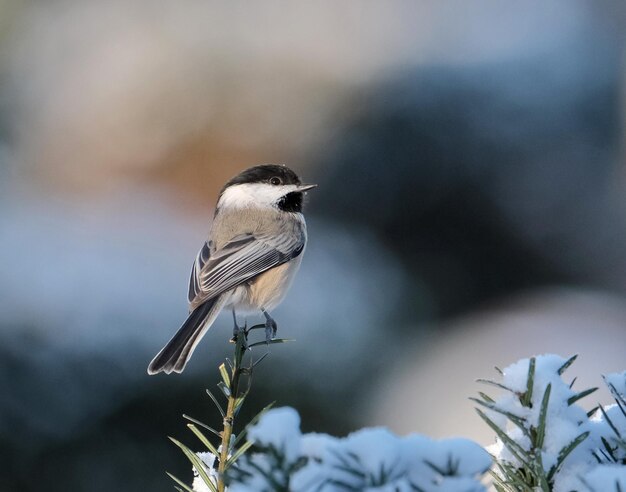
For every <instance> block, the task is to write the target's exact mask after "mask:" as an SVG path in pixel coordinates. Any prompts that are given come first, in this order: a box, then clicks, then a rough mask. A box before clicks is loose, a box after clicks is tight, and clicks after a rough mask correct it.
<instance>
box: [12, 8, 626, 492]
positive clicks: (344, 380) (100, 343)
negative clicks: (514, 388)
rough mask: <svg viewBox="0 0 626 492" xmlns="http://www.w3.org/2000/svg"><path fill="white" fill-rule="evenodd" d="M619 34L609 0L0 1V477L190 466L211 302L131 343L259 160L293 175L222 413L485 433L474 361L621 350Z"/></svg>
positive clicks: (178, 292) (174, 298)
mask: <svg viewBox="0 0 626 492" xmlns="http://www.w3.org/2000/svg"><path fill="white" fill-rule="evenodd" d="M625 37H626V4H624V3H623V2H620V1H594V2H591V1H587V2H585V1H580V0H555V1H553V2H548V3H546V2H542V1H539V0H531V1H528V0H526V1H524V2H506V3H500V2H488V1H477V2H471V4H470V3H468V2H463V1H441V2H412V1H406V2H401V1H387V2H375V1H361V2H332V1H324V2H315V3H304V2H299V3H293V2H287V1H270V2H263V3H241V2H206V1H182V2H152V1H149V0H140V1H133V2H127V1H122V0H113V1H109V2H96V1H93V2H88V1H86V2H85V1H83V2H77V1H63V0H50V1H45V2H44V1H34V0H33V1H19V0H1V1H0V257H1V261H0V458H1V462H2V464H3V466H2V467H0V490H1V491H11V492H13V491H20V492H28V491H36V490H47V491H52V492H54V491H68V490H71V491H111V490H116V491H131V490H133V491H137V490H150V491H168V490H172V483H171V481H170V480H169V478H168V477H167V476H166V475H165V470H168V471H170V472H173V473H174V474H176V475H178V476H180V477H181V478H183V479H185V480H190V478H191V471H190V469H189V466H188V464H187V462H186V459H185V458H184V456H183V455H182V453H180V452H179V450H178V449H177V448H175V446H174V445H172V444H171V443H170V442H169V441H168V440H167V437H166V436H168V435H171V436H175V437H176V438H178V439H181V440H183V441H184V442H186V443H187V444H195V443H194V438H193V436H192V435H191V433H190V432H188V430H187V429H186V427H185V421H184V420H183V419H182V417H181V414H182V413H187V414H190V415H192V416H194V417H196V418H198V419H200V420H202V421H205V422H207V423H210V424H212V425H218V422H219V418H218V415H217V414H216V412H214V409H213V406H212V404H211V402H210V400H209V399H208V397H207V396H206V395H205V393H204V388H213V387H214V385H215V384H216V383H217V371H216V370H215V368H216V366H217V364H218V363H219V362H220V360H221V359H222V358H223V357H224V356H226V355H228V354H230V351H231V349H232V347H231V346H230V345H229V344H228V338H229V337H230V334H231V322H230V319H229V317H228V316H224V317H222V318H220V319H219V320H218V322H217V323H216V325H215V326H214V327H213V328H212V329H211V330H210V332H209V333H208V335H207V336H206V337H205V339H204V340H203V342H202V344H201V345H200V346H199V348H198V350H197V351H196V353H195V355H194V357H193V359H192V360H191V362H190V364H189V366H188V368H187V370H186V371H185V373H184V374H182V375H172V376H163V375H159V376H156V377H148V376H147V374H146V367H147V364H148V362H149V360H150V359H151V358H152V356H153V355H154V354H155V353H156V352H157V351H158V350H159V349H160V348H161V347H162V346H163V344H164V343H165V342H166V341H167V340H168V339H169V337H170V336H171V335H172V334H173V333H174V332H175V330H176V329H177V328H178V326H179V324H180V323H181V322H182V321H183V320H184V319H185V317H186V313H187V304H186V286H187V280H188V274H189V270H190V267H191V263H192V260H193V259H194V257H195V254H196V252H197V250H198V249H199V247H200V246H201V244H202V242H203V241H204V239H205V236H206V233H207V230H208V227H209V223H210V218H211V216H212V207H213V205H214V203H215V200H216V194H217V193H218V192H219V189H220V188H221V186H222V185H223V183H224V182H225V181H226V179H228V178H229V177H231V176H232V175H234V174H236V173H238V172H239V171H240V170H242V169H244V168H246V167H249V166H251V165H254V164H258V163H268V162H270V163H285V164H288V165H289V166H291V167H293V168H294V169H295V170H296V171H297V172H298V173H299V174H301V175H302V176H303V178H304V179H305V180H306V181H312V182H318V183H319V185H320V186H319V188H318V189H316V190H315V191H313V192H311V193H310V194H309V195H310V196H309V203H308V212H307V220H308V224H309V245H308V249H307V252H306V255H305V258H304V261H303V264H302V269H301V271H300V274H299V276H298V278H297V280H296V282H295V284H294V286H293V288H292V290H291V292H290V294H289V296H288V298H287V301H286V302H285V303H284V304H283V305H282V306H281V307H280V308H278V309H277V310H276V311H275V313H274V315H275V316H274V317H275V318H276V319H277V320H278V323H279V335H281V336H284V337H289V338H296V339H297V342H296V343H293V344H289V345H284V346H279V347H277V348H272V349H271V351H270V352H271V356H270V357H269V358H268V359H266V360H265V362H264V363H263V364H262V365H261V366H259V370H258V373H257V375H256V377H255V382H254V387H253V393H252V396H251V398H250V399H249V400H248V402H247V404H246V407H245V408H244V412H243V415H242V419H246V418H249V417H250V416H251V415H252V414H254V413H256V412H257V411H258V410H259V409H260V408H262V407H263V406H264V405H266V404H267V403H269V402H271V401H277V403H278V404H279V405H292V406H294V407H296V408H297V409H298V410H299V411H300V413H301V415H302V421H303V422H302V426H303V429H304V430H305V431H312V430H316V431H320V432H330V433H334V434H338V435H344V434H346V433H347V432H349V431H351V430H354V429H356V428H358V427H361V426H364V425H386V426H389V427H391V429H392V430H394V431H396V432H399V433H409V432H420V433H425V434H428V435H430V436H433V437H443V436H467V437H470V438H474V439H477V440H479V442H481V443H483V444H489V443H490V442H491V439H492V437H491V435H490V433H489V432H488V430H487V429H485V428H484V425H483V424H482V423H481V422H480V421H479V419H478V417H477V416H476V415H475V413H474V412H473V409H472V405H471V402H469V401H468V400H467V397H469V396H472V395H474V394H476V392H477V391H478V390H482V389H483V388H480V387H479V386H478V385H477V384H476V383H475V382H474V380H475V379H476V378H479V377H491V376H495V371H494V370H493V366H496V365H497V366H499V367H504V366H506V365H508V364H509V363H512V362H514V361H515V360H517V359H519V358H521V357H528V356H531V355H533V354H541V353H547V352H553V353H559V354H561V355H563V356H569V355H571V354H573V353H579V354H580V357H579V361H578V362H577V363H576V364H575V365H574V366H573V368H572V369H570V371H569V374H570V375H571V377H573V376H575V375H576V376H579V380H578V382H577V383H576V384H577V387H578V388H580V389H582V388H584V387H586V386H590V385H593V386H596V385H601V384H602V382H601V376H600V375H601V374H604V373H608V372H612V371H619V370H624V369H626V359H625V357H624V354H625V353H626V297H625V296H626V254H624V251H625V249H626V227H625V226H626V198H625V196H626V193H625V192H626V169H625V167H624V164H625V161H624V114H625V111H624V110H625V109H626V105H625V104H624V93H625V92H624V90H625V83H626V77H625V75H626V74H625V70H624V68H625V62H626V58H625V55H624V43H625V41H626V39H625ZM259 355H261V353H259ZM597 401H603V402H607V401H608V396H607V394H606V392H598V394H596V395H593V396H592V397H590V398H589V402H588V404H587V405H588V406H589V407H590V406H592V405H594V404H595V403H597Z"/></svg>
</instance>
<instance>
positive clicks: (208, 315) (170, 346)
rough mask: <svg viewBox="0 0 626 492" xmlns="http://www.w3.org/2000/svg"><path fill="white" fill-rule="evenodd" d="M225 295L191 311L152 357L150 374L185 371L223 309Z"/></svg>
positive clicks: (149, 367) (149, 368)
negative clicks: (195, 350)
mask: <svg viewBox="0 0 626 492" xmlns="http://www.w3.org/2000/svg"><path fill="white" fill-rule="evenodd" d="M223 297H224V296H219V297H217V298H215V299H209V300H207V301H206V302H205V303H204V304H201V305H200V306H198V307H197V308H196V309H194V310H193V311H192V312H191V314H190V315H189V317H188V318H187V320H186V321H185V322H184V323H183V325H182V326H181V327H180V328H179V329H178V331H177V332H176V334H175V335H174V336H173V337H172V339H171V340H170V341H169V342H167V345H165V347H163V348H162V349H161V351H160V352H159V353H158V354H157V355H156V356H155V357H154V359H152V362H150V365H149V366H148V374H157V373H159V372H164V373H166V374H170V373H172V372H179V373H180V372H183V369H184V368H185V365H186V364H187V361H188V360H189V359H190V358H191V354H192V353H193V351H194V349H195V348H196V345H197V344H198V342H199V341H200V340H201V339H202V337H203V336H204V334H205V333H206V331H207V330H208V329H209V328H210V326H211V324H212V323H213V321H214V320H215V318H216V317H217V315H218V314H219V312H220V310H221V309H222V306H223V304H224V299H223Z"/></svg>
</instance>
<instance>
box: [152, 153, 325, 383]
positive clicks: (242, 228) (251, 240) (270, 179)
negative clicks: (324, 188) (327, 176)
mask: <svg viewBox="0 0 626 492" xmlns="http://www.w3.org/2000/svg"><path fill="white" fill-rule="evenodd" d="M315 186H317V185H314V184H302V182H301V181H300V178H299V177H298V175H297V174H296V173H295V172H293V171H292V170H291V169H289V168H288V167H286V166H277V165H271V164H264V165H260V166H254V167H251V168H249V169H246V170H245V171H243V172H241V173H240V174H238V175H237V176H235V177H234V178H232V179H231V180H230V181H228V182H227V183H226V185H225V186H224V188H222V191H221V193H220V196H219V199H218V201H217V207H216V209H215V215H214V217H213V225H212V227H211V231H210V232H209V238H208V240H207V241H206V242H205V243H204V245H203V246H202V248H201V249H200V252H199V253H198V256H197V257H196V261H195V262H194V264H193V267H192V269H191V278H190V279H189V293H188V300H189V312H190V314H189V317H188V318H187V320H186V321H185V322H184V323H183V325H182V326H181V327H180V329H179V330H178V332H176V334H175V335H174V336H173V337H172V339H171V340H170V341H169V342H168V343H167V345H165V347H163V348H162V349H161V351H160V352H159V353H158V354H157V355H156V357H155V358H154V359H152V362H150V365H149V366H148V374H157V373H159V372H165V373H166V374H170V373H172V372H178V373H180V372H183V369H184V368H185V365H186V364H187V361H188V360H189V358H190V357H191V354H192V353H193V351H194V350H195V348H196V346H197V345H198V342H200V340H201V339H202V337H203V336H204V334H205V333H206V332H207V330H208V329H209V328H210V327H211V324H212V323H213V322H214V321H215V318H216V317H217V315H218V314H219V313H220V311H221V310H222V309H223V308H230V309H231V310H232V314H233V320H234V323H235V328H234V333H235V336H237V332H238V326H237V315H236V312H242V311H243V312H251V311H253V312H254V311H256V310H260V311H261V312H262V313H263V315H264V316H265V320H266V321H265V336H266V340H267V341H269V340H271V338H272V337H273V336H275V335H276V330H277V325H276V322H275V321H274V320H273V319H272V317H271V316H270V314H269V312H268V311H270V310H272V309H273V308H274V307H276V306H277V305H278V304H279V303H280V302H281V301H282V299H283V297H284V296H285V293H286V292H287V289H288V288H289V285H290V284H291V281H292V280H293V277H294V275H295V274H296V272H297V271H298V267H299V266H300V261H301V260H302V253H303V252H304V247H305V246H306V241H307V234H306V223H305V221H304V216H303V215H302V201H303V198H304V192H306V191H307V190H310V189H312V188H315Z"/></svg>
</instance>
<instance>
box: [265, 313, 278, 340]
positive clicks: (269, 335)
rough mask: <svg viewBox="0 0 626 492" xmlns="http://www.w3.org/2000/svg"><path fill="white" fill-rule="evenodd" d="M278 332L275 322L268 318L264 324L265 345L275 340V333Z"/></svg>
mask: <svg viewBox="0 0 626 492" xmlns="http://www.w3.org/2000/svg"><path fill="white" fill-rule="evenodd" d="M277 331H278V325H277V324H276V321H274V320H273V319H272V318H269V319H268V320H267V321H266V322H265V343H270V341H271V340H272V339H273V338H276V332H277Z"/></svg>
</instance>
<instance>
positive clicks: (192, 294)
mask: <svg viewBox="0 0 626 492" xmlns="http://www.w3.org/2000/svg"><path fill="white" fill-rule="evenodd" d="M210 256H211V245H210V243H209V242H208V241H205V243H204V245H203V246H202V249H201V250H200V251H198V255H197V256H196V261H194V262H193V266H192V267H191V276H190V277H189V291H188V293H187V299H188V300H189V302H190V303H191V302H193V300H194V299H196V298H197V297H198V295H200V283H199V280H198V279H199V276H200V272H201V271H202V268H204V265H205V264H206V262H207V261H208V260H209V258H210Z"/></svg>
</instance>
